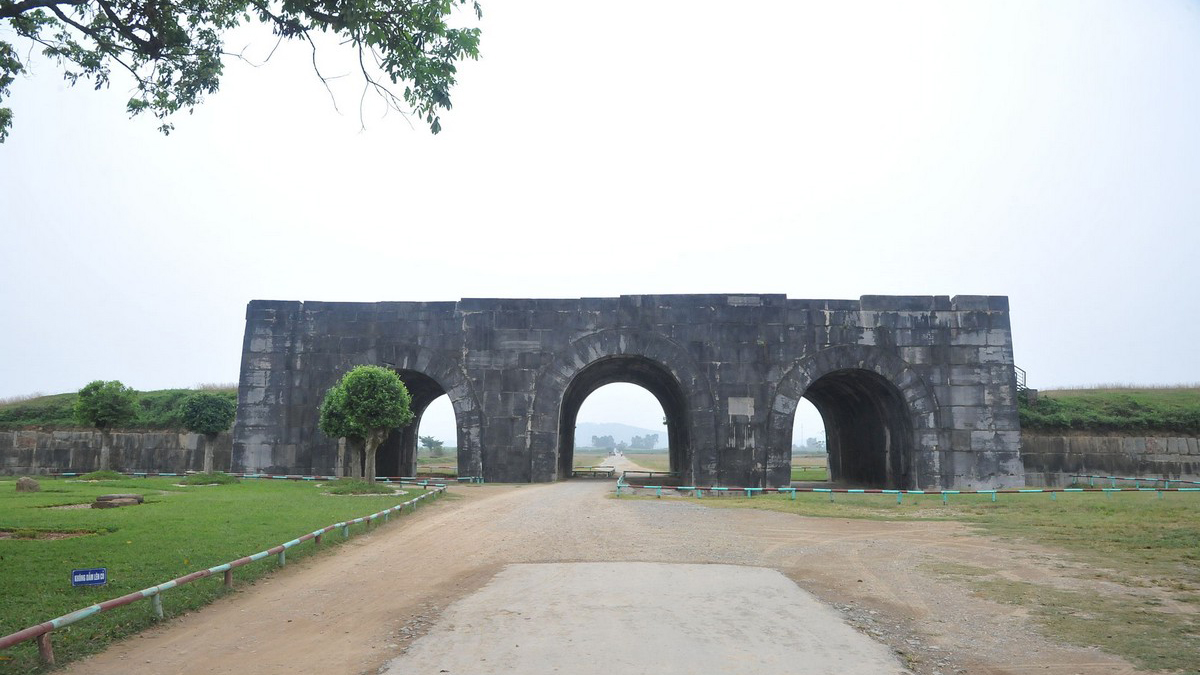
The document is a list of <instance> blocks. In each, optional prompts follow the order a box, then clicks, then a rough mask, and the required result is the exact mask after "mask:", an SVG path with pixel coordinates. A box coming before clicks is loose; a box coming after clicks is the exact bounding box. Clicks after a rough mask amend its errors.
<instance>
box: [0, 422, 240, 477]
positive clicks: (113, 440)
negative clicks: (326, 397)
mask: <svg viewBox="0 0 1200 675" xmlns="http://www.w3.org/2000/svg"><path fill="white" fill-rule="evenodd" d="M101 440H102V438H101V434H100V432H99V431H96V430H94V429H68V430H58V431H0V473H2V474H45V473H66V472H75V473H87V472H89V471H96V470H97V469H99V468H100V448H101ZM208 442H209V441H208V439H207V438H205V437H204V435H203V434H193V433H180V432H176V431H127V430H118V431H112V432H110V433H109V467H108V468H110V469H114V470H116V471H157V472H162V473H183V472H185V471H201V470H203V468H204V447H205V444H206V443H208ZM232 445H233V442H232V436H231V434H229V433H228V432H226V433H223V434H217V437H216V441H215V444H214V445H213V468H214V469H215V470H217V471H228V470H229V468H230V463H229V459H230V449H231V448H232Z"/></svg>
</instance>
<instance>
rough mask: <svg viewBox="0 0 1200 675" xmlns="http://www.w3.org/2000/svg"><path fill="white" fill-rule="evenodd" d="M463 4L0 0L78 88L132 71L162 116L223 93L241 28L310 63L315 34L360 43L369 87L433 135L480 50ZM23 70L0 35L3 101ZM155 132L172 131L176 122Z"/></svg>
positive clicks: (141, 93) (139, 105) (146, 102)
mask: <svg viewBox="0 0 1200 675" xmlns="http://www.w3.org/2000/svg"><path fill="white" fill-rule="evenodd" d="M461 6H470V7H472V8H473V9H474V11H475V15H476V16H481V11H480V8H479V3H478V2H477V1H476V0H411V1H400V0H352V1H350V2H341V1H339V0H0V28H6V27H7V28H8V29H9V30H10V31H11V33H13V34H15V35H16V36H17V38H18V44H19V43H20V42H22V41H28V42H29V45H30V47H31V48H36V49H40V51H41V52H42V54H44V55H46V56H47V57H49V58H51V59H52V60H54V61H55V62H56V63H57V64H58V65H59V66H61V67H62V69H63V76H64V78H65V79H66V80H67V82H69V83H70V84H72V85H74V84H76V83H78V82H79V81H80V80H86V81H90V82H91V83H92V84H93V85H94V86H95V88H96V89H100V88H102V87H107V86H108V85H109V82H110V79H111V77H112V71H113V70H114V68H115V69H116V70H118V71H127V72H128V73H129V74H130V75H132V78H133V82H134V92H133V95H132V97H131V98H130V99H129V102H128V103H127V104H126V109H127V110H128V112H129V114H130V115H137V114H140V113H144V112H149V113H151V114H153V115H154V116H155V117H157V118H158V119H160V120H161V119H164V118H166V117H167V116H169V115H171V114H172V113H174V112H177V111H179V110H188V111H191V110H192V109H193V108H194V107H195V106H196V105H198V104H200V103H201V102H202V101H203V99H204V96H205V95H206V94H212V93H214V92H216V91H217V88H218V87H219V85H220V78H221V75H222V73H223V71H224V67H225V58H226V57H235V56H237V55H234V54H229V53H227V52H226V51H225V49H224V40H223V36H224V34H225V33H227V32H228V31H230V30H232V29H234V28H236V27H237V26H239V25H242V24H244V23H251V22H261V23H264V24H266V25H268V26H269V27H270V28H271V30H272V32H273V33H274V34H275V35H276V36H277V38H278V40H279V41H283V40H300V41H303V42H305V43H307V44H308V45H309V46H311V48H312V50H313V67H314V69H317V47H316V42H315V41H314V36H318V35H319V34H322V33H325V34H330V35H332V36H334V37H335V38H337V39H338V41H339V42H340V43H342V44H343V45H346V46H348V47H349V48H350V49H352V50H354V51H355V56H356V57H357V63H358V65H359V69H360V71H361V76H362V80H363V89H364V91H363V93H364V95H365V94H366V93H368V92H374V93H376V94H378V95H379V96H381V97H382V98H383V99H384V101H385V102H386V103H387V105H388V106H389V107H391V108H393V109H395V110H398V111H400V112H403V113H406V114H407V113H413V114H416V115H418V116H420V117H422V118H424V120H425V122H426V123H427V124H429V126H430V129H431V130H432V131H433V133H435V134H436V133H437V132H438V131H439V130H440V129H441V120H440V119H439V111H441V110H448V109H449V108H450V88H451V87H452V86H453V85H454V83H455V74H456V72H457V65H456V64H457V63H458V62H459V61H461V60H463V59H464V58H471V59H474V58H477V57H478V55H479V29H477V28H451V27H450V26H448V25H447V18H448V17H449V16H450V15H451V13H452V12H453V11H454V10H455V9H456V8H458V7H461ZM277 45H278V43H277ZM273 52H274V49H272V53H273ZM27 66H28V59H26V60H25V61H23V60H22V58H21V50H20V49H18V45H15V44H13V43H10V42H5V41H3V40H0V103H3V102H4V99H5V98H6V97H7V96H8V95H9V93H10V91H9V86H10V85H11V84H12V82H13V80H14V78H15V76H16V75H18V74H20V73H24V72H26V71H27ZM317 75H318V77H320V78H321V80H322V81H323V82H324V81H325V79H326V78H325V77H324V76H323V75H321V72H320V70H319V69H317ZM394 87H395V88H396V89H394ZM399 87H403V89H400V90H399V91H397V89H398V88H399ZM11 123H12V110H11V109H10V108H7V107H0V142H3V141H4V139H5V137H6V136H7V134H8V129H9V127H10V126H11ZM159 128H160V129H161V130H162V131H163V133H169V132H170V131H171V129H172V128H173V125H171V124H169V123H164V124H162V126H160V127H159Z"/></svg>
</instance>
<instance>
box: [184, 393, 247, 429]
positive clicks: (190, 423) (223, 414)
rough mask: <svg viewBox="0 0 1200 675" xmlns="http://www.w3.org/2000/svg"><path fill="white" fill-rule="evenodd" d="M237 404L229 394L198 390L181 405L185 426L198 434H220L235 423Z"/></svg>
mask: <svg viewBox="0 0 1200 675" xmlns="http://www.w3.org/2000/svg"><path fill="white" fill-rule="evenodd" d="M236 415H237V404H236V403H234V402H233V401H231V400H229V397H227V396H221V395H220V394H214V393H211V392H206V391H202V392H198V393H195V394H192V395H191V396H188V397H187V398H186V399H184V401H183V404H182V405H181V406H180V416H181V417H182V418H183V426H184V427H185V428H186V429H188V430H189V431H194V432H196V433H198V434H210V435H211V434H219V433H221V432H222V431H225V430H227V429H228V428H229V427H230V425H232V424H233V418H234V417H235V416H236Z"/></svg>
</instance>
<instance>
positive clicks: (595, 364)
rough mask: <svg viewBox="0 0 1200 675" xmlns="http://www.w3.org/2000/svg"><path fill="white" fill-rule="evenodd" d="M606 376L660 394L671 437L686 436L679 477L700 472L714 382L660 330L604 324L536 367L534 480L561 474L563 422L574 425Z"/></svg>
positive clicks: (708, 454) (710, 444) (711, 444)
mask: <svg viewBox="0 0 1200 675" xmlns="http://www.w3.org/2000/svg"><path fill="white" fill-rule="evenodd" d="M581 374H582V375H584V378H583V379H580V376H581ZM584 380H587V381H586V382H584ZM612 382H632V383H634V384H638V385H641V386H643V387H645V388H646V389H647V390H649V391H650V393H651V394H653V395H654V396H655V397H656V398H658V400H659V402H660V403H661V404H662V405H663V409H664V411H665V412H666V413H667V421H668V424H667V426H668V429H669V430H672V429H673V430H674V433H669V436H672V438H671V441H670V442H672V443H686V444H687V447H686V448H682V449H681V450H680V452H682V453H683V455H684V456H681V457H679V458H678V463H679V466H678V469H679V470H680V471H681V473H682V474H683V476H682V477H683V479H684V480H685V481H690V480H692V479H693V478H694V476H695V475H697V473H698V472H702V471H703V470H704V465H705V463H712V464H715V462H716V459H715V456H714V452H713V449H714V448H715V445H716V443H715V427H714V426H713V420H712V415H711V410H712V409H713V395H712V390H711V387H710V386H709V383H708V379H707V378H706V377H705V375H704V372H703V371H702V370H701V369H700V368H699V366H698V365H697V364H696V363H695V361H694V359H693V358H692V356H691V355H690V354H689V353H688V351H687V350H686V349H684V348H683V347H682V346H680V345H679V344H677V343H675V342H673V341H672V340H670V339H668V338H667V337H665V336H663V335H660V334H658V333H654V332H650V331H638V330H623V329H608V330H602V331H597V332H595V333H590V334H587V335H584V336H583V337H580V338H578V339H576V340H574V341H573V342H571V344H570V345H569V346H568V348H567V349H566V350H564V351H563V352H562V353H561V354H559V355H558V356H557V357H556V358H555V359H554V361H553V362H551V363H550V364H549V365H547V366H546V367H545V368H543V369H542V371H541V372H540V373H539V375H538V378H537V381H536V385H535V389H534V399H533V404H532V406H531V413H530V422H529V429H530V432H529V435H528V444H529V446H528V447H529V457H530V463H531V474H532V476H533V479H534V480H535V481H546V480H555V479H556V478H561V477H564V476H563V470H562V466H561V465H560V461H561V458H562V457H563V454H564V448H561V447H560V445H561V443H562V442H564V441H563V434H562V430H563V425H564V424H570V425H571V426H572V428H573V426H574V415H575V414H576V413H577V412H578V405H579V404H580V403H582V401H583V398H584V397H586V395H587V394H589V393H591V391H594V390H595V389H596V388H598V387H599V386H602V384H609V383H612ZM680 418H682V419H680ZM672 452H676V451H675V450H672Z"/></svg>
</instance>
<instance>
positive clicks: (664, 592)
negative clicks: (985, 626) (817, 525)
mask: <svg viewBox="0 0 1200 675" xmlns="http://www.w3.org/2000/svg"><path fill="white" fill-rule="evenodd" d="M751 671H761V672H787V673H789V674H790V675H802V674H804V673H814V674H815V673H822V674H825V673H839V674H842V675H855V674H858V673H861V674H863V675H887V674H893V673H907V672H908V671H907V670H905V668H904V667H903V666H902V665H901V664H900V663H899V661H897V659H896V658H895V656H893V655H892V653H891V651H890V650H889V649H888V648H887V647H885V646H884V645H882V644H879V643H877V642H875V641H873V640H871V639H870V638H868V637H867V636H865V635H863V634H862V633H859V632H857V631H856V630H854V629H853V628H851V627H850V626H849V625H847V624H846V623H845V622H844V621H843V620H842V618H841V615H839V614H838V613H837V612H836V611H834V610H833V609H831V608H830V607H828V606H827V605H825V604H823V603H821V602H820V601H818V600H817V599H816V598H814V597H813V596H812V595H810V594H808V593H806V592H805V591H803V590H801V589H800V588H799V587H798V586H797V585H796V584H795V583H794V582H792V581H791V580H790V579H788V578H787V577H785V576H784V575H783V574H780V573H779V572H777V571H775V570H771V569H767V568H762V567H742V566H737V565H695V564H672V563H646V562H631V563H548V564H518V565H509V566H508V567H506V568H505V569H504V570H502V571H501V572H500V573H499V574H498V575H496V577H495V578H494V579H493V580H492V581H491V582H489V583H488V584H487V585H486V586H485V587H483V588H482V589H480V590H479V591H477V592H476V593H474V594H472V595H470V596H467V597H465V598H463V599H461V600H459V601H457V602H456V603H454V604H453V605H451V606H450V608H449V609H448V610H447V611H446V613H445V614H443V615H442V619H441V621H439V622H438V623H437V624H436V625H435V626H434V627H433V629H432V630H431V631H430V632H429V633H428V634H427V635H425V636H424V637H422V638H421V639H419V640H418V641H417V642H415V643H413V645H412V647H411V648H410V649H409V651H408V653H406V654H405V655H404V656H401V657H399V658H397V659H395V660H393V661H392V662H391V663H389V664H388V666H387V668H386V669H385V670H384V671H383V672H385V673H388V674H389V675H402V674H407V673H450V674H451V675H489V674H492V673H495V674H497V675H499V674H501V673H503V674H505V675H507V674H508V673H554V672H561V673H572V674H573V675H588V674H591V673H596V674H600V673H604V674H605V675H609V674H611V673H614V672H616V673H621V672H626V673H628V672H636V673H655V675H670V674H672V673H701V672H711V673H734V672H743V673H744V672H751Z"/></svg>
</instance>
